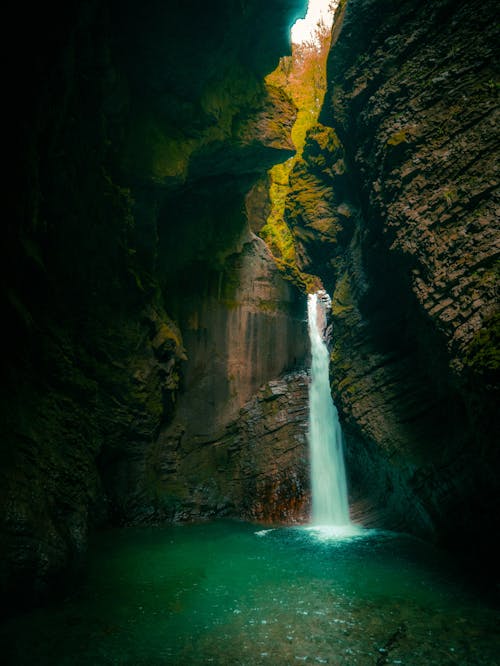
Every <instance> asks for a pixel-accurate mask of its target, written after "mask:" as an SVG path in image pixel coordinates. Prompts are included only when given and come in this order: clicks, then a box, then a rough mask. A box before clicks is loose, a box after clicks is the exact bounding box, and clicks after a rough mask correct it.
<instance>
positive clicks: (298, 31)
mask: <svg viewBox="0 0 500 666" xmlns="http://www.w3.org/2000/svg"><path fill="white" fill-rule="evenodd" d="M337 5H338V2H337V1H335V0H333V1H332V0H309V6H308V8H307V14H306V16H305V18H303V19H299V20H298V21H296V22H295V23H294V24H293V26H292V31H291V32H292V42H293V44H300V43H302V42H317V39H316V35H315V31H316V28H317V25H318V21H322V22H323V23H324V24H325V26H326V27H327V28H328V30H330V28H331V27H332V23H333V13H334V10H335V8H336V7H337Z"/></svg>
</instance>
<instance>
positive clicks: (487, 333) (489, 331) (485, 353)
mask: <svg viewBox="0 0 500 666" xmlns="http://www.w3.org/2000/svg"><path fill="white" fill-rule="evenodd" d="M464 364H465V365H466V366H468V367H469V368H471V369H472V370H473V371H474V372H476V373H479V374H487V373H491V372H496V371H498V369H499V368H500V313H497V314H495V315H493V316H492V317H491V318H490V319H488V320H486V321H485V322H484V326H483V327H482V328H481V329H480V330H479V331H478V332H477V333H476V335H475V336H474V338H473V339H472V341H471V343H470V345H469V347H468V349H467V352H466V354H465V358H464Z"/></svg>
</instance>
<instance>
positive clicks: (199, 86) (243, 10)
mask: <svg viewBox="0 0 500 666" xmlns="http://www.w3.org/2000/svg"><path fill="white" fill-rule="evenodd" d="M304 5H305V3H304V2H303V1H302V0H279V1H277V2H273V3H266V2H264V1H263V0H251V1H250V2H244V3H242V2H240V0H234V1H233V2H227V3H224V4H223V6H222V5H218V6H217V8H214V7H212V6H209V5H207V3H205V2H201V1H196V2H190V3H164V2H160V1H153V2H148V3H146V5H144V3H140V2H136V1H135V0H130V1H126V2H120V3H118V2H115V1H114V0H109V1H106V2H85V3H84V2H75V3H69V4H68V5H67V6H66V7H65V8H64V10H62V9H60V8H58V9H57V16H55V15H51V10H50V8H44V9H43V10H42V9H40V10H38V9H37V8H33V12H30V13H29V16H26V17H25V16H23V17H21V16H20V15H19V16H12V15H10V16H9V20H11V21H12V23H13V24H19V25H21V24H22V25H23V26H24V30H23V35H24V39H25V43H24V45H23V46H24V57H23V58H22V59H20V61H19V65H18V68H17V69H16V70H15V71H13V72H12V73H13V83H12V89H15V90H19V94H18V95H17V96H16V100H15V104H13V106H12V110H13V115H12V118H10V119H9V127H10V128H12V131H11V134H12V136H13V137H14V138H15V141H16V145H15V149H14V150H13V153H12V154H13V160H12V161H13V166H12V173H13V176H14V184H13V187H12V188H11V192H12V193H13V195H14V209H13V214H12V215H9V216H8V222H7V223H6V228H5V235H4V239H3V240H4V242H3V243H2V250H1V254H2V261H1V262H0V264H1V269H0V270H1V284H2V296H3V302H4V303H5V305H4V315H5V318H4V319H5V322H6V324H5V327H4V333H5V336H4V337H5V338H6V349H8V350H9V352H8V354H4V355H3V356H2V359H1V365H2V368H1V369H2V383H1V391H2V404H1V422H0V437H1V440H0V441H1V449H0V455H1V465H0V484H1V487H2V493H1V497H0V558H1V559H2V563H3V566H2V572H1V574H0V575H1V579H0V586H1V587H2V590H4V591H6V594H7V595H8V594H9V593H10V594H11V595H12V598H13V599H14V598H15V601H16V602H18V603H21V604H23V603H25V602H26V603H31V602H32V601H33V600H36V599H41V598H42V597H43V596H44V595H45V594H46V592H47V591H50V590H52V591H53V590H54V589H55V588H56V587H57V585H58V582H59V581H60V580H62V575H63V574H65V573H66V572H67V571H68V570H70V569H75V568H76V567H77V566H78V564H79V563H80V562H81V560H82V558H83V556H84V553H85V548H86V542H87V533H88V529H89V525H91V526H92V525H96V524H102V523H103V522H106V521H111V522H113V523H123V522H132V521H134V520H147V519H150V518H154V517H155V516H156V515H160V512H159V510H157V507H158V506H160V505H162V502H164V497H163V495H162V493H160V495H161V497H160V498H159V499H158V500H156V499H155V497H156V495H155V493H156V491H157V489H158V488H157V487H158V484H161V483H162V479H161V474H163V468H162V469H157V467H156V465H157V462H158V460H157V457H156V452H157V450H158V448H161V446H162V445H160V444H158V442H160V441H163V439H164V438H165V437H166V435H165V433H166V432H167V430H168V426H169V424H170V423H171V422H172V419H173V417H174V414H175V411H176V407H177V404H179V408H180V407H181V402H182V401H181V399H179V400H178V396H179V394H180V393H181V392H182V390H183V388H182V387H183V386H184V387H186V390H191V387H192V386H194V385H195V384H196V376H195V375H196V371H197V370H196V359H201V358H202V357H203V353H204V352H203V351H202V350H203V349H204V344H205V342H204V336H205V335H208V337H210V336H212V337H211V342H210V344H211V345H212V349H213V346H214V345H215V343H216V341H217V343H218V342H220V344H225V343H226V342H228V341H230V342H231V345H232V347H231V353H230V354H229V353H228V354H227V355H226V357H225V358H224V359H223V361H221V363H222V365H223V364H224V363H225V364H226V365H227V364H230V363H233V364H237V358H240V360H241V363H242V368H239V366H238V367H236V366H235V367H233V368H232V369H231V372H233V373H234V374H235V377H236V378H237V379H235V380H232V379H231V380H228V381H227V382H226V384H227V385H226V384H224V382H223V380H222V378H221V376H220V374H219V375H218V376H217V377H215V376H214V382H215V384H214V386H209V385H208V384H207V385H206V388H207V390H210V391H212V390H214V391H218V390H221V391H222V395H221V396H218V395H217V394H216V392H215V393H210V395H209V396H207V400H213V401H215V402H218V400H219V399H220V400H221V402H223V403H224V404H225V405H226V406H227V407H228V414H227V416H226V417H225V419H224V418H222V416H221V415H220V414H218V415H216V416H213V419H214V422H215V421H216V422H217V434H218V435H220V436H221V437H222V436H223V434H224V432H225V430H224V428H225V425H227V424H229V423H230V422H231V423H235V422H236V421H237V420H238V418H239V416H238V409H239V408H240V407H242V408H243V407H245V405H246V402H247V400H250V399H251V394H252V392H254V391H258V389H259V387H260V386H261V384H264V383H265V382H267V381H268V380H270V379H275V377H276V375H274V374H273V373H275V372H276V373H277V374H279V373H281V372H282V371H288V370H291V369H293V367H294V358H296V364H297V367H301V363H302V362H303V354H302V351H303V343H302V342H301V339H300V336H301V335H302V334H301V332H300V329H301V325H300V323H299V321H298V319H297V309H296V308H297V307H298V301H297V299H298V295H297V293H293V292H292V291H291V290H290V289H289V288H288V287H286V285H284V284H283V283H282V282H279V280H278V277H277V275H274V276H273V275H271V269H270V267H269V262H268V260H267V259H265V258H264V255H263V250H262V248H260V249H256V241H255V240H252V239H251V238H250V237H246V238H245V242H244V243H242V235H243V234H244V233H245V228H246V225H247V224H248V223H247V220H246V215H245V212H244V211H245V196H246V194H247V192H248V191H249V189H250V188H251V186H252V184H253V183H254V182H255V181H256V180H257V179H258V178H259V177H261V176H262V175H263V174H264V173H265V171H266V170H267V169H268V168H269V167H270V166H271V165H272V164H274V163H275V162H278V161H280V160H283V159H286V158H287V157H288V156H289V155H290V154H291V153H292V150H293V145H292V143H291V140H290V136H289V129H290V127H291V125H292V123H293V120H294V117H295V113H296V110H295V107H294V105H293V104H292V103H291V101H290V100H289V99H288V98H287V97H286V96H285V95H283V94H282V93H281V92H280V91H279V90H276V89H273V88H272V87H266V86H265V84H264V81H263V80H264V76H265V75H266V74H267V73H268V72H269V71H271V70H272V69H273V68H274V67H275V66H276V64H277V61H278V58H279V57H280V56H281V55H283V54H285V53H287V51H288V49H289V44H288V40H289V37H288V28H289V25H290V24H291V23H292V22H293V21H294V19H295V18H296V17H297V15H299V14H300V13H301V12H302V13H304V9H305V7H304ZM9 11H10V12H11V13H12V12H13V13H14V14H15V13H16V12H18V10H16V9H15V8H13V9H11V10H9ZM20 11H21V10H20V9H19V12H20ZM19 12H18V13H19ZM18 80H22V81H23V82H24V85H23V86H22V87H20V86H19V85H18ZM245 247H247V254H249V255H250V254H252V252H253V255H254V256H253V259H252V262H253V264H254V268H255V271H254V273H253V274H252V280H253V281H254V283H253V284H254V292H253V296H252V298H254V299H257V298H258V299H260V300H259V303H260V304H261V305H259V306H257V305H255V307H256V308H257V309H258V310H259V308H260V312H259V314H258V315H257V313H256V312H254V311H252V307H254V306H252V307H251V306H250V304H247V305H242V304H240V303H236V301H235V299H236V298H239V296H238V294H237V284H238V281H239V280H240V277H241V279H242V280H243V279H246V280H247V282H246V283H245V287H248V286H249V283H248V280H250V277H249V276H247V277H246V278H243V276H242V274H241V270H240V269H241V264H242V263H244V262H245V260H244V258H243V257H244V256H247V254H245V252H246V251H245V249H244V248H245ZM249 248H250V249H249ZM251 248H253V250H252V249H251ZM242 253H243V254H242ZM252 262H251V263H252ZM259 268H262V270H263V271H264V275H258V269H259ZM219 280H223V281H222V283H221V285H220V286H219ZM242 284H243V283H242ZM181 289H182V293H181ZM221 289H222V290H223V292H221V291H220V290H221ZM266 290H267V291H266ZM267 292H269V294H268V293H267ZM271 292H272V294H271ZM221 294H222V296H223V298H224V299H225V301H224V302H222V301H220V300H219V296H220V295H221ZM266 294H267V295H266ZM184 296H185V301H184V299H183V297H184ZM205 297H207V298H208V300H209V301H210V304H211V306H212V305H213V311H212V310H211V307H210V308H208V310H207V308H206V307H205V306H204V305H203V302H204V300H203V299H204V298H205ZM281 297H283V298H284V302H283V303H281V302H280V298H281ZM197 299H198V300H197ZM266 299H268V301H269V302H268V303H267V305H266ZM187 303H189V307H190V308H192V314H193V316H195V315H197V316H199V317H201V319H200V320H199V324H197V325H195V324H193V323H190V322H189V320H188V319H185V320H183V321H182V326H181V325H180V320H181V318H182V317H183V316H184V315H186V317H188V314H189V313H188V312H187V311H186V310H185V306H186V304H187ZM266 307H268V310H266ZM245 308H247V309H245ZM207 312H208V314H207V319H206V320H205V318H204V316H205V314H206V313H207ZM288 315H290V317H291V322H290V323H289V324H287V323H286V321H285V320H286V319H287V316H288ZM245 318H246V319H245ZM266 323H268V324H269V332H268V333H266V334H265V335H268V337H267V338H266V337H265V335H264V328H265V326H266ZM232 325H234V326H240V325H241V326H242V330H243V329H244V330H245V331H248V342H249V347H248V349H247V348H245V347H244V345H242V344H240V342H239V338H238V336H237V335H236V334H235V333H234V332H233V333H231V332H230V331H231V326H232ZM183 327H185V330H184V328H183ZM266 330H267V329H266ZM207 331H208V333H207ZM271 334H273V335H275V336H276V340H275V339H274V338H272V337H271ZM184 335H185V336H186V340H185V341H183V336H184ZM259 335H260V336H261V338H262V342H266V344H267V343H269V345H275V346H276V349H275V352H276V353H275V355H274V356H273V359H271V360H269V362H267V361H265V362H263V363H262V364H260V365H259V363H255V374H252V373H251V372H250V369H251V367H252V357H251V356H248V357H246V356H245V354H246V353H247V351H248V352H249V353H254V354H256V353H257V347H256V340H257V338H258V337H259ZM287 335H289V336H290V337H289V340H288V342H287V341H286V340H285V337H286V336H287ZM283 336H285V337H283ZM295 336H296V337H295ZM186 348H187V350H188V353H189V354H190V355H191V356H192V359H193V360H192V361H191V360H190V361H186V360H185V359H186V358H187V357H186ZM299 348H300V350H301V351H300V352H299V351H298V350H299ZM217 353H218V352H217ZM301 354H302V356H301ZM238 355H239V356H238ZM242 355H243V358H241V356H242ZM220 358H221V357H219V359H220ZM231 359H233V360H231ZM254 360H255V359H254ZM216 364H217V359H216V358H214V367H215V365H216ZM222 365H221V366H220V368H219V370H220V372H222V370H223V368H222ZM243 366H244V367H243ZM226 370H227V368H226ZM214 372H215V370H214ZM183 373H185V376H184V377H183ZM181 380H182V382H183V384H182V386H181ZM202 381H204V382H208V377H207V376H205V377H203V378H202ZM237 382H240V383H239V384H238V383H237ZM235 387H236V388H238V390H239V389H240V388H244V394H243V397H242V398H241V401H240V402H241V404H240V403H238V405H236V403H234V404H233V402H234V401H233V402H231V400H232V399H231V397H230V392H231V391H233V390H234V389H235ZM195 394H196V391H195ZM200 394H201V388H200V389H198V394H197V395H198V396H199V395H200ZM197 399H198V400H199V397H198V398H197ZM204 414H205V415H207V418H208V419H209V420H210V418H212V416H210V415H209V414H208V412H207V410H206V409H205V412H204ZM202 421H203V418H202V414H201V413H199V414H198V412H196V413H194V415H193V423H195V422H197V423H198V424H199V423H201V422H202ZM241 427H243V426H241ZM249 427H250V426H249ZM297 427H298V428H299V430H301V428H302V426H300V427H299V426H297ZM211 428H212V430H211ZM207 432H215V430H214V428H213V426H212V425H210V426H209V427H208V426H207ZM159 438H160V439H159ZM162 438H163V439H162ZM242 441H243V440H242ZM189 446H192V447H194V446H195V442H194V440H193V441H191V444H190V445H189ZM228 446H229V445H228ZM242 446H243V445H242ZM269 446H273V443H272V442H271V440H269ZM167 448H168V447H167ZM209 448H210V445H209V444H208V442H207V446H206V447H205V448H204V451H205V453H204V454H203V455H205V454H206V452H207V451H208V449H209ZM168 455H169V454H168ZM241 456H242V457H241V460H242V462H241V464H242V465H243V463H244V454H243V451H242V453H241ZM297 456H298V458H300V456H302V453H300V455H299V454H298V453H297ZM298 458H297V459H298ZM211 460H212V461H213V464H214V465H215V464H216V457H215V456H214V455H212V458H211ZM270 461H271V462H270V465H271V467H270V468H269V469H271V468H273V467H272V466H274V464H275V463H274V462H273V461H272V457H271V458H270ZM164 464H166V463H165V459H163V462H162V465H164ZM210 464H212V463H210ZM244 464H245V465H246V466H247V467H248V465H250V459H249V458H247V459H246V462H245V463H244ZM185 467H186V465H185ZM184 471H185V473H186V474H187V471H186V470H184ZM212 471H214V470H212V468H211V467H210V466H209V465H208V466H207V467H205V468H203V469H202V470H200V472H202V473H203V474H207V475H210V474H211V473H212ZM193 474H194V476H196V472H193ZM266 474H267V476H266ZM158 475H160V476H158ZM270 475H271V473H270V472H269V470H268V471H267V472H266V470H264V469H261V476H260V477H258V478H257V477H256V480H255V484H254V485H255V492H256V493H257V494H256V495H255V497H253V498H252V497H251V496H250V495H248V494H245V495H244V497H245V502H247V503H248V508H247V509H243V508H242V507H241V506H240V505H239V504H238V501H239V500H238V498H239V497H240V498H241V497H243V494H242V492H241V489H240V490H236V489H235V488H236V486H235V488H234V489H233V490H232V491H231V492H229V491H227V492H228V497H230V505H228V506H231V507H232V508H231V511H232V513H233V515H239V514H242V515H243V514H245V515H251V514H252V511H253V515H255V516H257V515H258V514H259V511H258V510H257V509H256V508H255V509H251V506H254V504H252V502H253V503H256V502H257V503H258V502H260V501H261V499H262V497H263V492H264V490H262V488H261V486H260V485H259V483H261V481H259V479H268V481H266V484H267V485H266V488H267V490H266V491H265V492H266V493H268V495H271V494H272V493H275V494H276V493H277V495H279V496H280V497H282V496H283V493H285V492H286V490H285V489H283V490H280V488H282V487H283V488H284V487H285V485H286V484H285V483H284V481H283V482H279V483H278V482H276V483H277V485H275V486H272V483H271V481H270V480H269V479H270ZM192 476H193V475H191V476H190V479H189V481H187V480H186V479H184V478H183V477H182V475H178V476H177V477H176V481H175V483H180V484H181V485H182V487H183V488H191V489H193V492H194V489H195V488H196V487H197V484H199V483H200V484H201V483H203V481H204V479H202V478H199V479H198V480H196V479H191V477H192ZM205 482H207V480H206V479H205ZM235 483H236V482H235ZM301 483H302V481H301ZM269 484H271V485H269ZM302 485H304V484H303V483H302ZM248 487H249V486H248V484H247V486H246V488H247V490H248ZM273 488H274V489H273ZM161 490H162V491H163V490H164V488H162V489H161ZM183 492H184V490H183ZM221 492H224V493H225V492H226V490H225V489H224V488H222V486H221ZM167 494H169V496H172V497H177V495H176V491H175V488H174V489H173V490H171V491H170V490H169V491H168V493H167ZM224 496H225V495H224ZM304 497H305V495H304ZM214 501H215V500H214ZM217 501H222V500H221V498H218V500H217ZM279 501H281V500H279ZM279 501H278V499H277V500H276V502H275V505H276V507H278V505H279ZM204 502H205V500H203V502H201V504H199V505H197V508H196V507H195V505H196V502H194V503H193V507H194V508H193V510H192V511H191V513H190V512H189V511H188V510H187V509H186V512H185V515H186V516H188V514H189V515H192V516H195V515H196V516H200V515H204V507H205V505H204ZM206 510H207V512H208V511H213V510H214V504H213V502H212V503H209V505H207V507H206ZM228 510H229V509H227V510H226V513H227V511H228ZM301 510H302V509H301V508H300V507H297V511H296V513H297V515H299V513H300V511H301ZM245 512H246V513H245ZM272 512H273V513H272V515H274V516H278V514H279V515H281V516H284V515H285V509H284V507H283V506H281V508H279V509H278V508H275V509H273V510H272ZM181 513H182V512H181V510H180V509H179V511H178V512H177V514H176V513H175V512H173V513H172V512H171V513H168V512H166V511H164V512H163V513H162V514H161V516H162V517H172V516H175V515H180V514H181ZM261 513H262V511H261ZM262 515H264V514H262Z"/></svg>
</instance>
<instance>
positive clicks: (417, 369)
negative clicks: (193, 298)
mask: <svg viewBox="0 0 500 666" xmlns="http://www.w3.org/2000/svg"><path fill="white" fill-rule="evenodd" d="M431 5H432V6H431ZM494 15H495V6H494V3H493V2H488V1H486V2H448V1H446V0H442V1H439V2H434V3H431V4H429V3H421V4H420V3H415V2H401V3H395V2H392V1H390V0H384V1H382V2H381V1H379V0H377V1H374V0H349V2H348V3H344V4H343V7H342V9H341V11H340V12H339V16H338V18H337V22H336V26H335V27H334V40H333V42H334V43H333V46H332V50H331V53H330V57H329V62H328V77H329V88H328V92H327V98H326V101H325V106H324V109H323V112H322V114H321V117H320V120H321V122H322V123H323V124H325V125H330V126H332V127H333V128H334V129H335V131H336V133H337V135H338V137H339V138H340V141H341V143H342V146H343V151H344V152H345V155H342V149H341V148H340V147H338V146H337V147H335V145H334V142H332V141H330V144H329V145H327V143H325V146H324V148H323V149H321V150H319V149H318V140H317V136H318V133H319V132H325V130H321V129H320V128H319V129H317V130H315V131H314V132H313V133H311V135H310V136H309V140H308V144H307V145H306V150H305V153H304V164H303V165H302V166H301V168H300V169H298V170H297V171H296V173H295V174H294V179H295V185H294V191H293V192H292V195H291V197H292V198H291V201H290V202H289V203H288V205H287V210H288V212H287V214H288V216H289V221H290V224H291V226H292V227H294V228H295V234H296V238H297V241H298V243H299V244H300V245H301V246H302V253H303V261H304V262H306V263H307V262H308V261H309V262H310V261H317V259H316V257H321V265H322V267H323V268H322V273H321V275H322V278H323V281H324V282H325V285H326V286H327V288H328V289H331V290H332V292H333V315H334V319H333V350H332V382H333V391H334V395H335V399H336V402H337V404H338V406H339V407H340V409H341V413H342V417H343V423H344V429H345V433H346V439H347V465H348V468H349V469H350V474H351V488H352V492H353V499H359V501H360V504H359V507H358V508H359V512H360V515H361V514H363V515H364V518H365V520H366V521H368V522H370V521H373V522H375V523H377V524H384V525H389V526H392V527H396V528H402V529H409V530H412V531H414V532H417V533H420V534H425V535H428V536H432V535H433V536H435V537H436V536H437V538H440V539H441V540H443V541H446V542H447V543H453V544H455V545H457V547H458V548H459V549H461V550H463V549H467V548H468V547H469V546H467V544H466V543H464V539H465V540H466V541H468V543H469V544H473V545H472V546H470V548H474V549H475V550H476V551H477V554H478V555H479V554H480V555H482V556H484V557H488V556H489V555H491V553H493V552H494V551H493V550H491V549H490V547H491V544H490V543H489V539H490V537H489V535H491V533H492V531H491V526H492V524H498V522H497V521H498V515H499V514H498V490H497V484H498V471H499V465H498V463H499V459H498V447H497V445H496V441H497V432H498V431H497V427H496V423H495V410H496V404H497V400H498V384H497V378H498V375H497V372H498V365H499V358H498V300H497V299H496V289H497V288H498V287H497V285H498V279H497V264H498V252H499V233H498V190H497V184H498V171H497V170H496V168H497V162H496V159H497V154H496V152H495V151H496V148H495V146H497V145H498V134H497V130H498V103H497V102H498V97H497V83H496V81H497V78H498V74H497V72H496V70H495V64H494V54H495V48H496V44H497V40H498V35H497V34H496V33H497V23H496V22H495V20H494V18H493V17H494ZM328 152H329V153H330V154H329V155H328ZM318 155H322V159H321V163H320V162H319V161H318ZM339 164H342V165H345V166H346V171H345V172H344V173H341V172H339V171H342V170H339V168H338V166H339ZM308 197H309V198H310V201H309V204H308V206H306V207H304V206H303V205H302V201H303V200H304V198H306V199H307V198H308ZM315 206H317V207H319V208H320V209H321V210H326V211H329V213H328V214H325V215H324V216H323V219H324V221H325V229H318V228H315V226H316V227H317V224H316V225H315V224H314V222H311V220H310V219H309V217H311V216H309V215H308V212H307V211H308V210H314V207H315ZM304 210H305V212H304ZM312 217H313V218H314V215H313V216H312ZM322 236H323V237H322ZM313 258H314V259H313ZM355 505H356V503H355ZM465 535H467V536H465Z"/></svg>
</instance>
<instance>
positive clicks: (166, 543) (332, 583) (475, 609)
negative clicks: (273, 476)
mask: <svg viewBox="0 0 500 666" xmlns="http://www.w3.org/2000/svg"><path fill="white" fill-rule="evenodd" d="M498 619H499V616H498V612H497V610H496V609H495V608H493V607H492V606H491V605H488V604H487V603H486V602H484V601H481V600H480V598H479V597H478V595H477V593H475V592H474V591H473V590H472V589H471V588H468V587H467V586H466V585H465V584H464V583H463V582H462V581H461V579H460V578H457V577H456V574H455V573H453V570H452V569H451V568H450V563H449V561H448V560H447V558H446V556H445V555H444V554H441V553H439V552H437V551H435V550H433V549H432V548H430V547H429V546H427V545H426V544H424V543H422V542H421V541H419V540H416V539H413V538H411V537H407V536H403V535H398V534H394V533H388V532H374V531H366V532H362V533H361V534H360V535H358V536H354V537H348V538H343V539H332V538H327V537H324V535H322V534H321V533H318V532H316V531H312V530H307V529H304V528H278V529H273V530H270V531H268V530H261V529H260V528H259V527H256V526H254V525H249V524H245V523H238V522H217V523H211V524H204V525H192V526H183V527H168V528H141V529H124V530H113V531H110V532H107V533H104V534H102V535H100V536H99V537H98V538H97V539H96V540H95V543H94V544H93V546H92V549H91V563H90V570H89V573H88V576H87V578H86V580H85V581H84V585H83V588H82V589H81V591H80V592H79V594H78V595H77V596H75V597H73V598H70V599H67V600H66V601H64V602H63V603H61V604H59V605H57V606H54V607H51V608H48V609H47V608H46V609H43V610H38V611H35V612H30V613H27V614H25V615H22V616H19V617H17V618H13V619H11V620H9V621H8V622H7V623H5V624H4V625H3V627H2V629H1V630H0V640H1V642H2V646H3V647H2V650H1V652H0V655H1V656H2V662H3V663H9V664H30V665H34V666H39V665H40V666H42V665H45V664H50V665H51V666H52V665H65V666H66V665H67V666H78V665H84V664H85V665H86V666H87V665H89V664H94V665H100V664H127V665H134V666H135V665H136V666H146V665H150V666H155V665H158V666H160V665H162V664H172V665H175V666H177V665H179V666H184V665H186V666H191V665H197V664H215V665H217V664H219V665H226V664H227V665H233V664H242V665H244V664H248V665H253V664H266V665H269V666H276V665H277V666H281V665H287V664H294V665H295V664H300V663H306V664H335V665H337V664H360V665H363V666H364V665H365V664H366V665H367V666H368V665H372V664H373V665H376V666H380V665H381V664H406V665H408V666H419V665H420V664H422V665H425V666H430V665H431V664H436V665H438V666H443V665H448V664H450V665H451V664H460V665H463V664H467V665H472V664H473V665H476V664H484V665H487V666H494V665H495V664H500V657H499V655H500V636H499V633H498V631H499V626H498V625H499V623H498ZM5 657H6V660H5Z"/></svg>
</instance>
